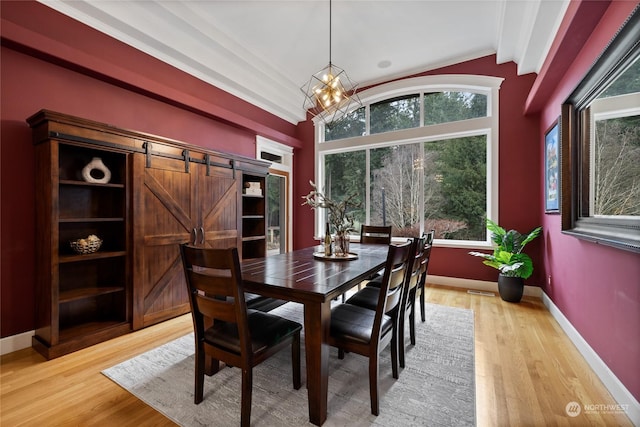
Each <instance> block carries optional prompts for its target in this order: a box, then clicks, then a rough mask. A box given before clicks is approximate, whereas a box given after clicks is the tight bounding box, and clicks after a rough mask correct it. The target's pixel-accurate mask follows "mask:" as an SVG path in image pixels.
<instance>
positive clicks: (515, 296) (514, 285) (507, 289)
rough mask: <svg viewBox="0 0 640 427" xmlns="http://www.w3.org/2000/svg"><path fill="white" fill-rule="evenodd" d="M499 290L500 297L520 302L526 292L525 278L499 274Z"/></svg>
mask: <svg viewBox="0 0 640 427" xmlns="http://www.w3.org/2000/svg"><path fill="white" fill-rule="evenodd" d="M498 292H500V298H502V299H503V300H504V301H507V302H520V300H521V299H522V294H523V293H524V279H523V278H522V277H509V276H503V275H502V274H500V275H498Z"/></svg>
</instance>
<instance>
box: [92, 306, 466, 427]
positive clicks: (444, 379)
mask: <svg viewBox="0 0 640 427" xmlns="http://www.w3.org/2000/svg"><path fill="white" fill-rule="evenodd" d="M426 312H427V318H426V322H425V323H422V322H420V321H419V320H418V322H417V324H416V345H415V346H411V345H408V346H407V350H406V367H405V368H404V369H401V371H400V378H399V379H398V380H394V379H393V377H392V376H391V360H390V359H391V356H390V353H389V350H388V349H386V350H385V351H383V353H382V354H381V357H380V377H379V378H380V381H379V387H380V388H379V390H380V415H378V416H377V417H376V416H375V415H372V414H371V407H370V400H369V377H368V360H367V358H365V357H362V356H359V355H356V354H351V353H348V354H346V356H345V358H344V359H343V360H340V359H338V357H337V350H336V349H334V348H332V349H331V352H330V356H329V372H330V377H329V398H328V402H327V404H328V414H327V421H326V422H325V423H324V424H323V425H324V426H349V427H357V426H474V425H475V423H476V416H475V369H474V317H473V311H471V310H465V309H459V308H452V307H446V306H441V305H434V304H428V305H427V309H426ZM272 313H275V314H279V315H281V316H284V317H287V318H290V319H292V320H295V321H298V322H300V323H303V322H302V318H303V313H302V306H301V305H299V304H296V303H288V304H285V305H284V306H281V307H279V308H277V309H275V310H273V311H272ZM303 334H304V330H303ZM406 337H407V342H408V340H409V335H408V331H407V334H406ZM303 339H304V338H303ZM302 350H303V353H302V372H303V377H302V379H303V385H302V387H301V388H300V390H294V389H293V385H292V377H291V352H290V351H287V350H284V351H281V352H280V353H279V354H278V355H276V356H274V357H272V358H271V359H269V360H267V361H265V362H264V363H262V364H261V365H259V366H258V367H256V368H254V373H253V399H252V411H251V425H253V426H268V427H271V426H274V427H288V426H291V427H298V426H306V425H312V424H311V423H309V418H308V414H309V411H308V402H307V393H306V387H305V385H304V381H305V379H306V375H305V367H304V360H305V359H304V341H303V343H302ZM103 374H104V375H106V376H107V377H109V378H110V379H112V380H113V381H115V382H116V383H117V384H119V385H120V386H122V387H123V388H125V389H126V390H128V391H129V392H131V393H132V394H134V395H135V396H137V397H138V398H139V399H141V400H143V401H144V402H146V403H147V404H148V405H150V406H151V407H153V408H154V409H156V410H157V411H159V412H161V413H162V414H164V415H165V416H167V417H168V418H170V419H171V420H173V421H174V422H176V423H177V424H179V425H181V426H225V427H226V426H234V425H239V424H240V387H241V382H240V377H241V373H240V371H239V370H238V369H235V368H223V369H222V370H221V371H220V372H218V373H217V374H215V375H213V376H211V377H207V376H205V385H204V401H203V402H202V403H200V404H199V405H194V403H193V388H194V384H193V381H194V342H193V334H189V335H186V336H184V337H182V338H178V339H177V340H174V341H172V342H169V343H167V344H165V345H162V346H160V347H158V348H155V349H153V350H150V351H148V352H146V353H144V354H141V355H139V356H137V357H134V358H132V359H130V360H127V361H125V362H123V363H120V364H119V365H116V366H114V367H112V368H109V369H106V370H104V371H103Z"/></svg>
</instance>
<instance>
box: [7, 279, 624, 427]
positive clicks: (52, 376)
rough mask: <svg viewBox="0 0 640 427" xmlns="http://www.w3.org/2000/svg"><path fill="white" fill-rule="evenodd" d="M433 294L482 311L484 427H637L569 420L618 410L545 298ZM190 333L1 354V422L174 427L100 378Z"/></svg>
mask: <svg viewBox="0 0 640 427" xmlns="http://www.w3.org/2000/svg"><path fill="white" fill-rule="evenodd" d="M426 295H427V300H428V301H429V302H431V303H435V304H443V305H448V306H452V307H461V308H467V309H471V310H473V311H474V313H475V359H476V363H475V368H476V416H477V425H478V426H564V425H575V426H587V425H593V426H631V425H632V424H631V422H630V421H629V419H628V418H627V417H626V416H625V415H624V414H611V413H604V412H603V411H600V412H598V411H593V412H592V413H585V411H582V413H581V414H580V415H578V416H577V417H569V416H568V415H567V414H566V412H565V407H566V406H567V404H568V403H569V402H572V401H575V402H578V403H580V404H583V405H584V404H587V405H596V404H602V405H606V404H615V402H614V400H613V399H612V397H611V396H610V395H609V393H608V392H607V390H606V389H605V388H604V386H603V385H602V383H601V382H600V380H599V379H598V378H597V377H596V375H595V374H594V373H593V372H592V371H591V370H590V368H589V367H588V365H587V364H586V362H585V361H584V359H583V358H582V356H581V355H580V354H579V353H578V351H577V349H576V348H575V347H574V346H573V344H572V343H571V342H570V341H569V339H568V338H567V337H566V335H565V334H564V332H563V331H562V330H561V329H560V327H559V325H558V324H557V323H556V321H555V320H554V319H553V318H552V317H551V315H550V314H549V312H548V311H547V309H546V308H545V307H544V305H543V304H542V302H541V301H540V300H538V299H532V298H525V299H524V300H523V301H522V302H521V303H520V304H511V303H506V302H504V301H502V300H501V299H500V298H499V297H498V296H495V297H488V296H479V295H471V294H468V293H467V292H466V290H463V289H452V288H444V287H435V286H434V287H430V288H428V290H427V294H426ZM418 327H419V326H418ZM191 328H192V324H191V316H190V315H184V316H181V317H179V318H176V319H173V320H170V321H167V322H164V323H162V324H160V325H156V326H152V327H149V328H146V329H144V330H141V331H138V332H135V333H132V334H129V335H126V336H123V337H120V338H116V339H113V340H111V341H108V342H106V343H101V344H98V345H95V346H93V347H90V348H87V349H84V350H80V351H77V352H75V353H72V354H69V355H66V356H63V357H60V358H58V359H54V360H50V361H46V360H45V359H44V358H43V357H42V356H40V355H39V354H37V353H36V352H35V351H33V350H32V349H24V350H20V351H17V352H14V353H11V354H8V355H5V356H2V362H1V366H0V368H1V371H0V389H1V392H0V411H1V412H0V414H1V415H0V424H1V425H2V426H3V427H9V426H58V425H66V426H119V427H120V426H123V427H125V426H132V427H142V426H171V425H174V424H173V423H172V422H171V421H169V420H168V419H167V418H165V417H164V416H163V415H161V414H160V413H158V412H156V411H154V410H153V409H151V408H150V407H149V406H147V405H146V404H144V403H143V402H142V401H140V400H138V399H137V398H135V397H134V396H133V395H131V394H129V393H128V392H126V391H125V390H123V389H122V388H120V386H118V385H116V384H115V383H113V382H112V381H111V380H109V379H107V378H106V377H105V376H103V375H102V374H101V373H100V372H101V371H102V370H103V369H105V368H108V367H110V366H113V365H116V364H118V363H120V362H122V361H124V360H127V359H129V358H131V357H133V356H135V355H137V354H140V353H143V352H145V351H147V350H150V349H152V348H154V347H157V346H158V345H160V344H163V343H165V342H168V341H171V340H173V339H175V338H178V337H180V336H182V335H184V334H186V333H187V332H190V331H191ZM239 391H240V384H238V392H239ZM382 399H384V396H382ZM329 417H331V414H329ZM211 425H212V426H214V425H215V422H214V420H213V419H212V424H211ZM425 425H428V420H425ZM225 427H226V426H225ZM269 427H270V426H269Z"/></svg>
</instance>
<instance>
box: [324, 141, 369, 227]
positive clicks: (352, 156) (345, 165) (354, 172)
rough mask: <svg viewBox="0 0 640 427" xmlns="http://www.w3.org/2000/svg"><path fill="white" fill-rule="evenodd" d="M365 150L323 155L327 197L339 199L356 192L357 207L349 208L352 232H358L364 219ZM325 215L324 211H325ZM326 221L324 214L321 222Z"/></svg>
mask: <svg viewBox="0 0 640 427" xmlns="http://www.w3.org/2000/svg"><path fill="white" fill-rule="evenodd" d="M365 172H366V165H365V151H364V150H360V151H351V152H347V153H337V154H327V155H326V156H325V177H326V178H325V183H324V190H325V194H326V196H327V197H329V198H330V199H333V200H335V201H341V200H344V199H345V198H347V197H349V196H351V195H352V194H356V195H357V197H356V203H358V204H359V207H355V208H353V209H351V212H352V213H353V216H354V218H355V224H354V228H355V231H354V232H353V234H358V235H359V234H360V225H361V224H362V223H363V222H364V219H365V204H364V200H365V185H366V184H365ZM325 215H326V213H325ZM325 222H326V216H325V219H324V220H323V224H324V223H325Z"/></svg>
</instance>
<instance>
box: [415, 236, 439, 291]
mask: <svg viewBox="0 0 640 427" xmlns="http://www.w3.org/2000/svg"><path fill="white" fill-rule="evenodd" d="M435 234H436V231H435V230H431V231H430V232H428V233H424V235H423V238H424V248H423V249H422V257H421V259H420V279H419V282H418V283H420V286H424V283H425V281H426V280H427V269H428V268H429V258H431V248H432V247H433V239H434V237H435Z"/></svg>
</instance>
